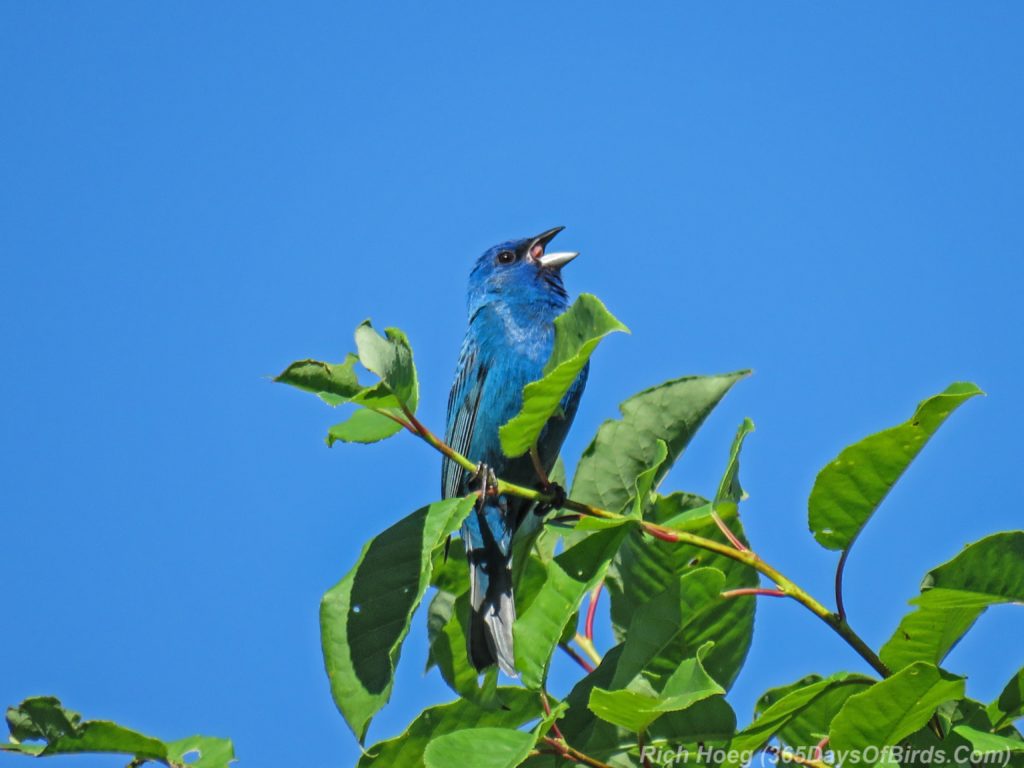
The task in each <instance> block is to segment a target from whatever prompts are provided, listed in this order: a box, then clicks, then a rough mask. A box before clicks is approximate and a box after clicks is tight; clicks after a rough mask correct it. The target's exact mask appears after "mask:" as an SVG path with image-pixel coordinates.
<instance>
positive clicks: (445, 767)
mask: <svg viewBox="0 0 1024 768" xmlns="http://www.w3.org/2000/svg"><path fill="white" fill-rule="evenodd" d="M536 741H537V737H536V736H535V735H534V734H532V733H527V732H525V731H514V730H512V729H510V728H466V729H463V730H461V731H454V732H452V733H446V734H443V735H441V736H438V737H437V738H435V739H433V740H432V741H431V742H430V743H429V744H427V749H426V751H425V752H424V753H423V762H424V763H425V764H426V768H451V767H452V766H454V765H472V766H473V768H516V766H517V765H519V764H520V763H522V762H523V761H524V760H525V759H526V758H527V757H528V756H529V754H530V750H532V749H533V745H534V744H535V743H536Z"/></svg>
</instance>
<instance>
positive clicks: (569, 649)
mask: <svg viewBox="0 0 1024 768" xmlns="http://www.w3.org/2000/svg"><path fill="white" fill-rule="evenodd" d="M558 647H559V648H561V649H562V650H563V651H565V652H566V653H567V654H568V655H569V658H571V659H572V660H573V661H575V662H576V663H577V664H579V665H580V666H581V667H583V671H584V672H586V673H587V674H590V673H591V672H593V671H594V668H593V667H592V666H590V663H589V662H588V661H587V660H586V659H584V658H583V657H582V656H580V655H579V654H578V653H576V649H575V648H573V647H572V646H571V645H569V644H568V643H559V644H558Z"/></svg>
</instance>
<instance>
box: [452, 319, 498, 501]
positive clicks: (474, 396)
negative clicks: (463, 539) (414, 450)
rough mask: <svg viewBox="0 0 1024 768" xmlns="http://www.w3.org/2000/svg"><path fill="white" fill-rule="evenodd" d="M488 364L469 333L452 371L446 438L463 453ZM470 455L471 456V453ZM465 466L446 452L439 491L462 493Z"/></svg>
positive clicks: (466, 451) (466, 447)
mask: <svg viewBox="0 0 1024 768" xmlns="http://www.w3.org/2000/svg"><path fill="white" fill-rule="evenodd" d="M486 376H487V366H486V364H485V363H484V361H483V360H482V356H481V355H480V348H479V347H478V346H477V344H476V342H475V341H474V340H473V339H472V338H471V337H469V336H467V337H466V340H465V341H464V342H463V343H462V352H461V353H460V355H459V367H458V370H457V371H456V374H455V382H454V383H453V384H452V391H451V393H450V394H449V395H448V424H447V428H446V429H445V442H446V443H447V444H448V445H449V446H451V447H452V448H453V449H455V450H456V451H458V452H459V453H461V454H462V455H463V456H465V455H466V454H467V453H468V451H469V445H470V442H471V441H472V440H473V427H474V425H475V424H476V415H477V411H478V410H479V408H480V393H481V392H482V391H483V384H484V378H485V377H486ZM470 458H472V457H470ZM464 471H465V470H463V468H462V467H460V466H459V465H458V464H456V463H455V462H454V461H452V460H451V459H449V458H448V457H447V456H445V457H444V459H443V460H442V462H441V493H442V495H443V497H444V498H446V499H450V498H452V497H453V496H461V495H462V494H463V493H464V491H463V488H462V475H463V473H464Z"/></svg>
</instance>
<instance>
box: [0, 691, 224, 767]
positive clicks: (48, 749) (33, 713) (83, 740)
mask: <svg viewBox="0 0 1024 768" xmlns="http://www.w3.org/2000/svg"><path fill="white" fill-rule="evenodd" d="M7 724H8V727H9V728H10V731H11V738H12V741H11V742H9V743H6V744H4V743H0V750H3V751H7V752H19V753H22V754H28V755H35V756H39V757H42V756H47V755H67V754H80V753H85V752H90V753H93V752H98V753H110V754H121V755H131V756H132V757H134V758H136V759H138V760H154V761H157V762H161V763H163V764H165V765H168V766H172V768H184V766H186V765H189V766H194V767H195V768H226V766H227V765H228V763H230V762H231V761H232V760H234V759H235V754H234V749H233V747H232V746H231V742H230V741H229V740H228V739H218V738H213V737H210V736H191V737H189V738H187V739H181V740H179V741H173V742H163V741H160V740H159V739H155V738H153V737H151V736H145V735H143V734H141V733H139V732H137V731H133V730H130V729H128V728H125V727H123V726H121V725H118V724H117V723H111V722H109V721H106V720H85V721H83V720H82V718H81V715H79V714H78V713H77V712H72V711H70V710H67V709H64V707H63V706H61V703H60V701H59V700H58V699H56V698H54V697H52V696H37V697H33V698H30V699H25V701H23V702H22V703H21V704H19V705H18V706H17V707H10V708H8V710H7ZM30 740H31V741H44V742H45V744H25V743H20V742H25V741H30Z"/></svg>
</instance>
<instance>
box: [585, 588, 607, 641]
mask: <svg viewBox="0 0 1024 768" xmlns="http://www.w3.org/2000/svg"><path fill="white" fill-rule="evenodd" d="M603 588H604V579H602V580H601V581H599V582H597V586H596V587H594V589H593V590H591V592H590V605H588V606H587V619H586V621H585V622H584V624H583V635H584V637H586V638H587V640H589V641H590V642H591V643H593V642H594V617H595V616H596V615H597V601H598V600H599V599H600V598H601V590H602V589H603Z"/></svg>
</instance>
